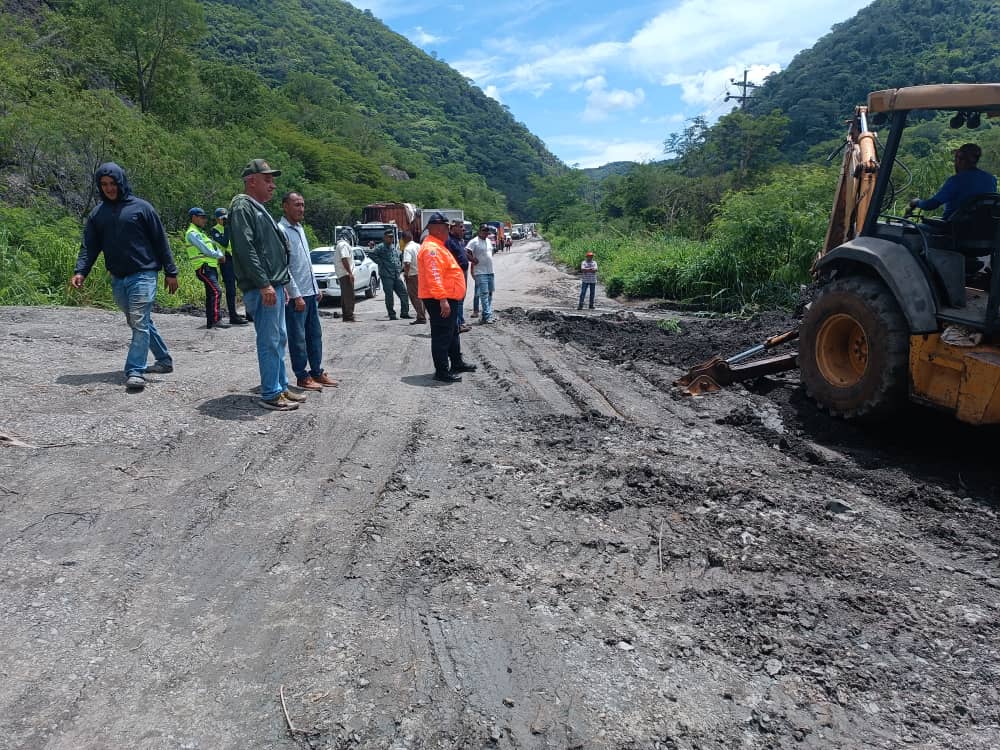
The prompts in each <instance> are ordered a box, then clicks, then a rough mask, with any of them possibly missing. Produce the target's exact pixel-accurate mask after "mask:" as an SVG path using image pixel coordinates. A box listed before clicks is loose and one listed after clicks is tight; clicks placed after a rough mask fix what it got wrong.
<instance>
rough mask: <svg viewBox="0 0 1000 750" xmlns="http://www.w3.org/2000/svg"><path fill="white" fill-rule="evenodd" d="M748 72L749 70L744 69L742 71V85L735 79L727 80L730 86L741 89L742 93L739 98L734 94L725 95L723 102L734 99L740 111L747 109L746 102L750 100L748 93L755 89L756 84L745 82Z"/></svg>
mask: <svg viewBox="0 0 1000 750" xmlns="http://www.w3.org/2000/svg"><path fill="white" fill-rule="evenodd" d="M749 72H750V71H749V70H746V69H744V70H743V82H742V83H740V82H739V81H737V80H736V79H735V78H730V79H729V82H730V83H731V84H733V86H736V87H737V88H740V89H743V93H742V94H741V95H739V96H736V95H735V94H726V98H725V99H724V101H727V102H728V101H729V100H730V99H735V100H736V101H738V102H739V103H740V109H746V108H747V100H748V99H750V93H749V92H750V89H755V88H757V84H756V83H754V82H753V81H748V80H747V74H748V73H749Z"/></svg>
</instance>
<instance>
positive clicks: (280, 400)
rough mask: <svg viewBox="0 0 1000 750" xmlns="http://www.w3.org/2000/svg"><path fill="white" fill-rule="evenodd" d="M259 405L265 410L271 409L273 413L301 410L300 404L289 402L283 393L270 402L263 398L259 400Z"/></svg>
mask: <svg viewBox="0 0 1000 750" xmlns="http://www.w3.org/2000/svg"><path fill="white" fill-rule="evenodd" d="M257 403H258V404H260V405H261V406H263V407H264V408H265V409H271V410H272V411H294V410H295V409H298V408H299V405H298V404H296V403H293V402H292V401H289V400H288V399H287V398H285V396H284V394H282V393H279V394H278V395H277V396H275V397H274V398H272V399H271V400H269V401H267V400H264V399H262V398H261V399H257Z"/></svg>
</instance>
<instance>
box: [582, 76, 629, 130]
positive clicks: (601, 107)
mask: <svg viewBox="0 0 1000 750" xmlns="http://www.w3.org/2000/svg"><path fill="white" fill-rule="evenodd" d="M580 86H582V87H583V88H585V89H586V90H587V91H589V92H590V93H589V94H588V95H587V106H586V108H585V109H584V110H583V116H582V117H583V120H584V122H599V121H601V120H606V119H608V117H610V115H611V113H612V112H616V111H625V112H627V111H629V110H632V109H635V108H636V107H638V106H639V105H640V104H642V103H643V101H645V99H646V94H645V92H644V91H643V90H642V89H635V90H634V91H625V90H624V89H608V88H607V80H606V79H605V78H604V76H594V77H593V78H590V79H588V80H586V81H584V82H583V83H582V84H578V85H577V86H576V88H579V87H580ZM571 88H572V87H571Z"/></svg>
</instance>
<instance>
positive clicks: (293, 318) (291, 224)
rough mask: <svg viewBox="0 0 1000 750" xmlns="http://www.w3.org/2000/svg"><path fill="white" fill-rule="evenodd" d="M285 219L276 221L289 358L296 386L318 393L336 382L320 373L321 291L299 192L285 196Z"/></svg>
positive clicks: (321, 355) (321, 361) (304, 203)
mask: <svg viewBox="0 0 1000 750" xmlns="http://www.w3.org/2000/svg"><path fill="white" fill-rule="evenodd" d="M281 210H282V212H284V216H282V217H281V220H280V221H279V222H278V226H279V227H281V231H283V232H284V233H285V237H287V238H288V271H289V275H290V277H291V278H290V279H289V281H288V297H289V300H290V301H289V303H288V304H287V305H286V306H285V327H286V328H287V329H288V355H289V358H290V359H291V360H292V371H293V372H294V373H295V377H296V385H297V386H298V387H299V388H303V389H305V390H307V391H321V390H323V386H335V385H337V381H336V380H332V379H331V378H330V376H329V375H327V374H326V373H325V372H323V329H322V327H321V326H320V324H319V300H320V297H321V296H322V294H323V292H321V291H320V290H319V288H318V287H317V286H316V278H315V276H313V270H312V260H311V259H310V257H309V241H308V240H307V239H306V232H305V229H304V228H303V227H302V218H303V217H304V216H305V213H306V201H305V199H304V198H303V197H302V196H301V195H299V194H298V193H286V194H285V196H284V197H283V198H282V199H281Z"/></svg>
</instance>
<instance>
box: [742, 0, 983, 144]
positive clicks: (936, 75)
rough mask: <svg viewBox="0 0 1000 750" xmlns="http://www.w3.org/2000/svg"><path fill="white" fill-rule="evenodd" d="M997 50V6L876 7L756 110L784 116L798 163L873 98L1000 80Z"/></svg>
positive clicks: (832, 38)
mask: <svg viewBox="0 0 1000 750" xmlns="http://www.w3.org/2000/svg"><path fill="white" fill-rule="evenodd" d="M998 50H1000V9H998V5H997V0H876V1H875V2H873V3H872V4H871V5H869V6H868V7H866V8H863V9H862V10H860V11H858V13H857V14H856V15H855V16H854V18H852V19H850V20H848V21H845V22H843V23H840V24H837V25H836V26H834V27H833V30H832V31H831V32H830V33H829V34H827V35H826V36H824V37H823V38H822V39H820V40H819V41H818V42H816V44H815V45H813V47H811V48H810V49H807V50H803V51H802V52H800V53H799V54H798V55H796V56H795V58H794V59H793V60H792V61H791V63H789V65H788V67H787V68H786V69H785V70H783V71H781V72H779V73H775V74H773V75H771V76H769V77H768V79H767V80H766V81H765V82H764V84H763V85H762V86H761V87H760V88H758V89H756V91H755V93H754V96H753V97H752V98H751V100H750V105H749V111H750V112H751V113H755V114H761V113H767V112H770V111H772V110H773V109H775V108H777V109H780V110H781V111H782V112H784V113H785V115H787V116H788V118H789V131H788V137H787V138H786V139H785V143H784V145H783V147H782V151H783V153H784V154H785V155H786V156H788V157H789V158H791V159H793V160H796V161H799V160H802V159H803V158H804V157H805V156H806V153H807V151H808V149H809V147H810V146H813V145H815V144H816V143H818V142H821V141H824V140H826V139H828V138H830V137H831V136H833V135H836V134H837V132H838V129H839V128H840V124H841V121H842V120H843V119H844V118H845V117H847V116H848V115H849V114H850V113H851V112H853V111H854V106H855V105H857V104H864V103H865V101H866V98H867V96H868V93H869V92H871V91H877V90H879V89H885V88H896V87H900V86H915V85H920V84H930V83H985V82H990V81H1000V53H998Z"/></svg>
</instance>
